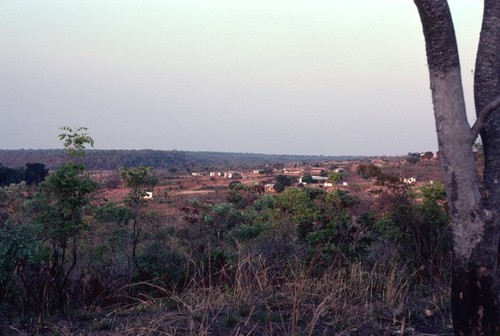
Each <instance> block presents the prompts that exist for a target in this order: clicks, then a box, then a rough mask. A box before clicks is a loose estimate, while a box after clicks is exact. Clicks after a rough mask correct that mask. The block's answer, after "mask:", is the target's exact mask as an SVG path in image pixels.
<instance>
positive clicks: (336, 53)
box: [0, 0, 483, 155]
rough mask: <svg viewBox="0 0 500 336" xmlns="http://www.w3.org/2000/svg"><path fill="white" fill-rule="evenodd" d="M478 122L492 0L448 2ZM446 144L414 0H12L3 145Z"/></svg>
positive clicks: (387, 149)
mask: <svg viewBox="0 0 500 336" xmlns="http://www.w3.org/2000/svg"><path fill="white" fill-rule="evenodd" d="M449 3H450V8H451V11H452V15H453V17H454V22H455V30H456V33H457V39H458V44H459V50H460V58H461V65H462V72H463V73H462V76H463V82H464V88H465V91H466V99H467V104H468V114H469V122H470V123H472V122H473V120H474V111H473V104H472V79H473V69H474V59H475V52H476V49H477V43H478V36H479V30H480V25H481V16H482V6H483V1H481V0H450V1H449ZM62 126H69V127H80V126H84V127H87V128H88V132H89V133H90V135H91V136H92V138H93V139H94V141H95V147H94V148H96V149H159V150H172V149H177V150H186V151H218V152H244V153H265V154H303V155H399V154H406V153H408V152H421V151H429V150H430V151H436V150H437V139H436V134H435V126H434V119H433V112H432V104H431V93H430V90H429V81H428V69H427V67H426V60H425V46H424V37H423V34H422V28H421V25H420V21H419V17H418V12H417V9H416V7H415V5H414V3H413V1H412V0H382V1H373V0H352V1H343V0H342V1H341V0H251V1H248V0H246V1H245V0H141V1H139V0H135V1H132V0H120V1H115V0H109V1H108V0H107V1H103V0H78V1H77V0H36V1H35V0H2V1H0V149H21V148H24V149H50V148H62V143H61V142H60V141H59V139H58V136H57V135H58V134H59V133H60V130H59V128H60V127H62Z"/></svg>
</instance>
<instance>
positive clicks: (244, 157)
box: [0, 149, 359, 172]
mask: <svg viewBox="0 0 500 336" xmlns="http://www.w3.org/2000/svg"><path fill="white" fill-rule="evenodd" d="M86 154H87V155H86V157H85V158H82V159H79V160H81V162H82V163H84V164H85V165H86V166H87V168H88V169H91V170H114V169H118V168H120V167H127V168H130V167H135V166H140V165H142V166H149V167H153V168H159V169H176V170H177V171H179V172H181V171H202V170H217V169H237V168H252V167H261V166H265V165H272V164H280V163H282V164H284V163H304V162H309V163H314V162H322V161H340V160H354V159H359V157H354V156H318V155H274V154H254V153H224V152H186V151H177V150H148V149H143V150H96V149H93V150H87V151H86ZM68 160H69V158H68V155H67V154H66V151H65V150H63V149H17V150H0V164H2V165H3V166H6V167H13V168H17V167H23V166H25V165H26V163H32V162H37V163H43V164H44V165H45V166H46V167H47V168H48V169H51V170H52V169H57V168H58V167H59V166H60V165H61V164H63V163H65V162H67V161H68Z"/></svg>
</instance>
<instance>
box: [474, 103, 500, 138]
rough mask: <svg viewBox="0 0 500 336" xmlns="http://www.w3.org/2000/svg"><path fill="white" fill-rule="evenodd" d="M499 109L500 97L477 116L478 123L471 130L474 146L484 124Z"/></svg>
mask: <svg viewBox="0 0 500 336" xmlns="http://www.w3.org/2000/svg"><path fill="white" fill-rule="evenodd" d="M499 107H500V96H498V97H496V98H495V99H493V101H491V102H489V103H488V105H486V106H485V107H484V108H483V109H482V110H481V112H480V113H479V115H478V116H477V119H476V122H475V123H474V125H472V127H471V129H470V131H471V135H472V144H473V143H474V141H476V138H477V136H478V135H479V132H480V131H481V128H482V127H483V125H484V123H485V122H486V120H487V119H488V117H489V116H490V114H491V113H492V112H493V111H495V110H496V109H497V108H499ZM472 144H471V145H472Z"/></svg>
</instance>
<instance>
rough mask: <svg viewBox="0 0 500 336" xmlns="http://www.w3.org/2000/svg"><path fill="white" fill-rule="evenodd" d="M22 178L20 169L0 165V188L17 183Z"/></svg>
mask: <svg viewBox="0 0 500 336" xmlns="http://www.w3.org/2000/svg"><path fill="white" fill-rule="evenodd" d="M23 178H24V171H23V170H22V169H14V168H9V167H5V166H3V165H2V164H1V163H0V186H7V185H9V184H12V183H19V182H21V181H22V180H23Z"/></svg>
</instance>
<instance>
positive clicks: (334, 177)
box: [328, 171, 342, 183]
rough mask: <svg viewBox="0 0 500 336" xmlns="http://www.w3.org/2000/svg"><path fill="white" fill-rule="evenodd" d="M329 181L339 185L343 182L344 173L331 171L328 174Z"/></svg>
mask: <svg viewBox="0 0 500 336" xmlns="http://www.w3.org/2000/svg"><path fill="white" fill-rule="evenodd" d="M328 181H329V182H330V183H338V182H340V181H342V173H340V172H335V171H331V172H329V173H328Z"/></svg>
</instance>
